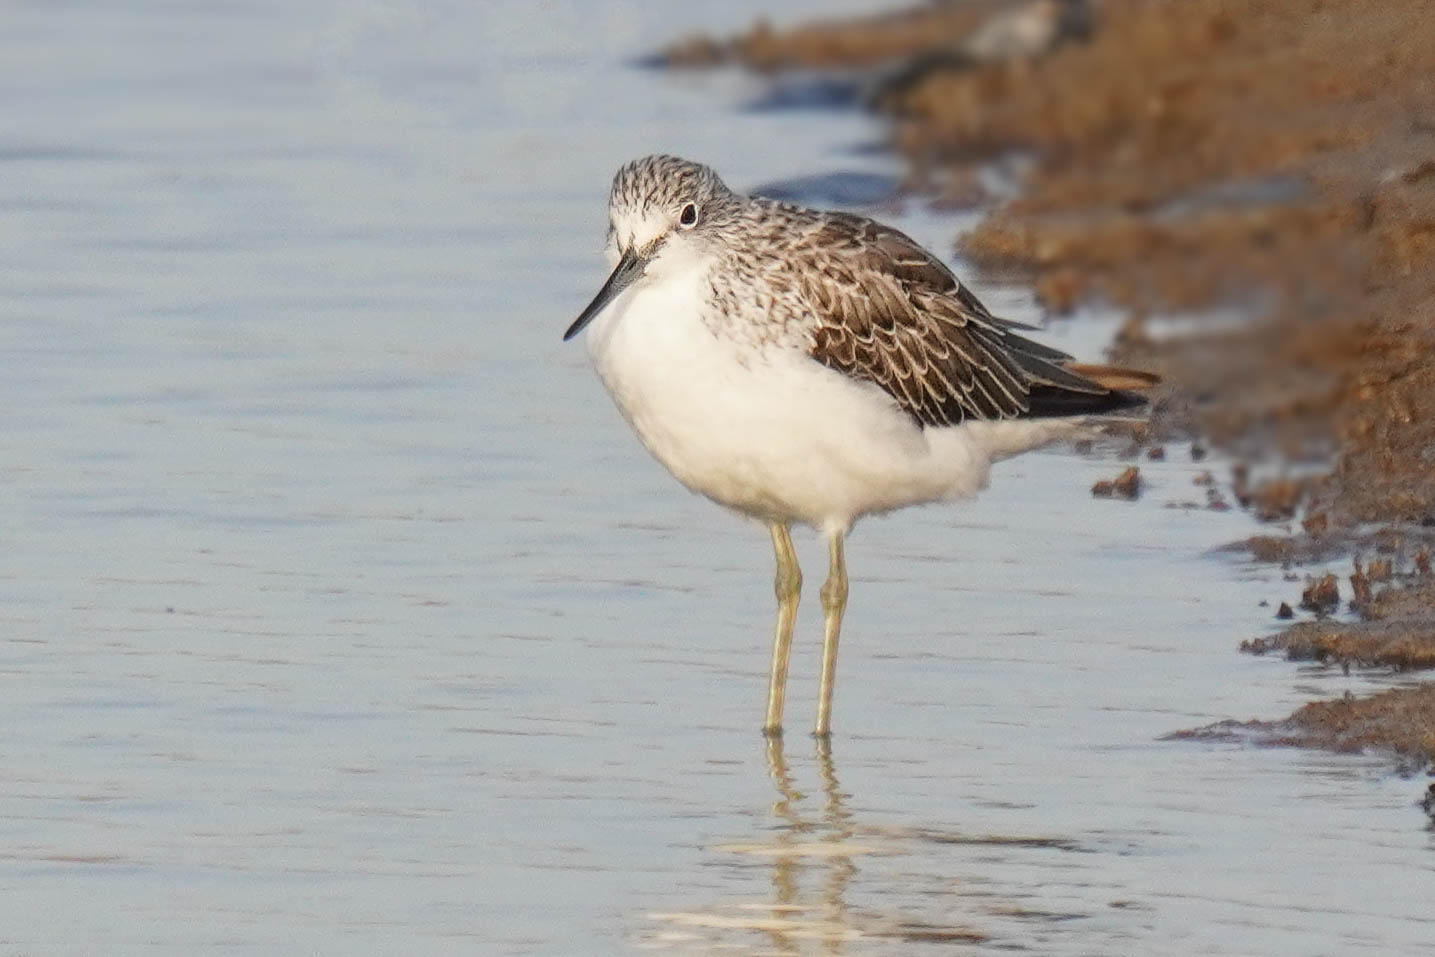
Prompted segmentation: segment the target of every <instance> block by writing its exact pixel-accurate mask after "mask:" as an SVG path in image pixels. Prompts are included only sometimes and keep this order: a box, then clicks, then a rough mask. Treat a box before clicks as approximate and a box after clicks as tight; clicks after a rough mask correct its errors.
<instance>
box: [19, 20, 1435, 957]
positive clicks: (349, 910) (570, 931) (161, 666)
mask: <svg viewBox="0 0 1435 957" xmlns="http://www.w3.org/2000/svg"><path fill="white" fill-rule="evenodd" d="M773 6H776V5H775V4H773V3H772V2H771V0H743V2H741V3H738V4H727V5H724V6H723V7H721V8H716V7H714V8H713V9H712V10H699V9H696V8H694V9H688V8H687V7H683V6H679V5H652V4H636V3H634V4H626V3H619V2H607V3H583V4H579V3H559V4H543V5H540V4H517V3H484V4H475V3H466V2H465V3H458V2H453V3H433V4H427V5H424V6H423V7H422V8H419V6H418V5H412V4H399V3H383V2H371V3H361V4H351V3H339V2H337V0H306V2H290V3H278V2H270V3H264V2H255V3H248V4H236V3H226V2H218V0H210V2H203V0H194V2H174V3H139V4H134V3H126V4H121V3H113V2H111V3H105V2H99V0H95V2H89V3H82V2H75V3H50V2H30V3H23V2H22V3H18V4H12V5H10V8H9V9H8V11H7V14H6V29H5V31H4V32H3V33H0V54H3V55H0V76H3V82H4V86H5V88H6V89H7V90H8V91H9V96H8V98H7V111H6V120H7V122H6V123H5V127H4V130H3V131H0V243H3V249H4V255H3V256H0V308H3V316H0V436H3V438H0V533H3V548H0V621H2V622H3V624H2V625H0V639H3V645H0V671H3V685H4V697H3V704H2V705H0V722H3V724H0V742H3V744H0V757H3V767H4V773H3V775H0V953H3V954H95V953H106V954H128V953H147V954H148V953H172V954H193V953H198V952H207V951H211V950H216V949H221V948H222V949H223V950H224V951H226V952H233V953H253V954H272V953H332V954H369V953H373V954H388V953H397V952H403V953H465V954H623V953H633V952H636V951H642V950H648V949H651V950H657V951H660V952H671V953H684V954H688V953H710V952H736V953H777V954H790V953H824V954H852V955H861V954H910V953H986V952H1009V951H1017V952H1028V953H1036V954H1073V955H1075V954H1093V955H1110V954H1138V953H1139V954H1280V955H1286V954H1290V955H1311V954H1332V955H1334V954H1356V953H1372V954H1377V953H1378V954H1397V953H1415V952H1419V951H1420V949H1421V948H1422V947H1426V946H1429V945H1430V943H1431V942H1432V941H1435V910H1432V907H1431V904H1430V902H1431V900H1432V899H1435V893H1432V892H1435V850H1432V840H1431V837H1430V835H1429V834H1427V833H1426V832H1424V831H1422V830H1421V828H1420V823H1419V814H1418V812H1416V811H1414V810H1413V808H1412V807H1411V801H1412V799H1413V795H1414V794H1415V788H1414V786H1413V785H1412V783H1411V782H1407V781H1402V780H1400V779H1398V778H1396V777H1394V776H1392V775H1391V774H1389V770H1388V763H1387V762H1384V761H1381V760H1378V759H1357V758H1347V757H1333V756H1327V755H1322V754H1309V753H1300V752H1272V751H1265V750H1258V749H1253V748H1246V747H1240V746H1233V745H1207V744H1190V743H1187V744H1174V743H1168V742H1160V741H1158V740H1157V739H1158V737H1159V736H1160V735H1163V734H1165V733H1167V732H1169V731H1172V730H1175V729H1179V728H1184V727H1189V726H1192V725H1198V724H1202V723H1205V722H1208V721H1212V720H1216V719H1221V718H1227V717H1247V716H1252V715H1280V714H1283V713H1285V712H1286V711H1288V710H1289V709H1290V708H1292V707H1294V706H1295V705H1296V704H1297V703H1299V702H1301V701H1303V700H1305V699H1306V698H1307V697H1309V696H1310V695H1312V694H1318V695H1334V694H1340V693H1343V692H1344V691H1345V690H1347V689H1350V690H1354V691H1357V692H1358V691H1362V690H1366V689H1367V687H1368V686H1369V685H1370V684H1371V682H1370V681H1368V680H1363V679H1360V678H1344V677H1340V676H1338V675H1330V674H1326V673H1323V672H1319V671H1298V670H1296V669H1294V668H1293V667H1292V666H1290V665H1288V664H1286V663H1284V662H1279V661H1268V660H1255V659H1248V658H1243V657H1239V656H1237V655H1236V654H1234V646H1235V644H1236V642H1237V641H1238V640H1239V639H1240V638H1242V637H1246V636H1249V635H1251V634H1253V633H1259V632H1260V631H1262V630H1263V629H1264V628H1266V627H1267V624H1268V619H1267V616H1268V613H1269V611H1268V609H1259V608H1257V602H1259V601H1260V600H1262V599H1273V600H1278V599H1280V598H1284V597H1289V596H1290V594H1291V593H1292V591H1293V587H1294V586H1291V585H1289V584H1287V583H1284V582H1281V581H1279V580H1278V573H1273V572H1271V571H1270V570H1269V569H1265V568H1254V567H1251V566H1247V565H1245V564H1243V563H1241V562H1239V561H1236V560H1234V559H1231V558H1229V557H1221V556H1216V555H1211V554H1208V553H1207V551H1206V550H1207V549H1209V548H1210V547H1212V546H1216V545H1218V544H1220V543H1222V542H1225V541H1227V540H1230V539H1233V538H1236V537H1240V536H1242V535H1244V534H1246V533H1247V532H1248V528H1247V525H1246V519H1245V518H1244V517H1243V516H1241V515H1239V514H1226V515H1217V514H1212V513H1208V512H1203V511H1187V510H1178V509H1168V508H1163V507H1162V506H1163V505H1164V504H1166V503H1170V502H1182V501H1186V500H1192V499H1199V498H1200V497H1201V496H1200V494H1199V492H1200V490H1199V489H1196V488H1194V487H1193V486H1192V485H1191V479H1192V477H1193V476H1194V475H1195V474H1196V473H1197V472H1198V471H1199V470H1200V469H1201V468H1203V467H1204V466H1201V465H1195V464H1192V463H1189V462H1187V461H1184V458H1185V456H1184V455H1181V454H1176V455H1173V456H1172V457H1171V459H1170V461H1168V462H1166V463H1162V464H1151V465H1148V466H1143V468H1144V470H1145V472H1146V474H1147V475H1148V478H1149V480H1150V486H1151V490H1150V493H1149V494H1148V495H1147V497H1146V498H1145V499H1144V500H1142V501H1141V502H1138V503H1135V504H1128V503H1117V502H1110V501H1096V500H1093V499H1091V498H1090V497H1089V496H1088V495H1087V494H1086V488H1087V486H1088V485H1089V484H1090V483H1091V482H1092V481H1093V480H1095V479H1096V478H1099V477H1108V476H1110V475H1112V474H1114V472H1115V471H1116V470H1117V468H1119V464H1118V463H1116V462H1113V461H1111V460H1109V459H1101V458H1090V459H1088V458H1079V457H1075V456H1072V455H1069V454H1063V453H1057V452H1053V453H1043V454H1037V455H1032V456H1028V457H1026V458H1023V459H1020V460H1018V461H1015V462H1012V463H1009V464H1008V465H1006V466H1005V467H1003V468H1002V469H1001V470H1000V472H999V474H998V476H997V484H996V486H995V487H994V488H993V489H992V490H991V493H990V494H988V495H987V496H986V497H984V498H983V499H982V500H981V501H979V502H977V503H974V504H972V505H970V506H967V507H959V508H956V507H954V508H944V509H930V510H919V511H910V512H907V513H903V514H901V515H898V516H894V517H892V518H889V519H886V520H881V521H873V522H870V523H867V524H865V525H864V526H862V527H861V528H860V529H859V531H858V533H857V534H856V535H855V536H854V538H853V540H852V543H851V548H850V552H849V560H850V563H851V566H852V571H853V575H854V582H853V585H854V587H853V596H852V601H851V607H850V611H849V615H848V626H847V630H846V636H845V642H844V650H843V659H842V666H841V669H840V673H839V677H840V682H839V691H838V701H837V712H836V717H837V728H838V733H837V734H836V736H835V738H834V741H833V745H832V749H831V752H830V753H819V751H818V750H817V749H816V748H815V746H814V745H813V743H812V742H811V740H810V739H808V738H807V737H805V736H803V735H802V734H800V733H793V734H790V735H789V738H788V741H787V743H786V747H785V749H769V748H768V747H767V746H766V745H765V743H764V741H763V739H762V738H761V737H760V735H758V734H757V732H756V728H757V724H758V721H759V719H760V716H761V706H762V699H763V694H764V683H765V667H766V655H767V643H768V628H769V619H770V616H771V613H772V608H771V592H770V589H771V586H770V575H771V569H770V563H771V555H770V553H769V551H768V545H767V542H766V534H765V533H764V532H763V530H762V529H760V528H758V527H754V526H750V525H748V524H745V523H743V522H741V521H738V520H736V519H733V518H731V517H730V516H727V515H726V514H724V513H722V512H721V511H719V510H718V509H716V508H715V507H713V506H711V505H710V504H708V503H706V502H703V501H701V500H698V499H695V498H693V497H691V496H689V495H688V494H687V493H685V492H684V491H683V490H682V489H681V488H679V487H678V486H677V485H676V484H675V483H674V482H673V481H671V480H670V479H669V478H668V477H667V476H666V475H664V474H663V473H662V472H661V470H660V469H659V468H658V467H657V466H656V465H654V464H653V463H651V462H650V461H649V460H648V459H647V457H646V456H645V455H644V453H643V452H642V451H641V449H640V448H639V447H638V445H637V443H636V441H635V440H634V439H633V438H632V437H631V436H630V435H629V434H628V431H627V429H626V427H625V426H624V425H623V423H622V422H621V420H620V419H619V417H618V415H617V414H616V413H615V412H614V411H613V409H612V408H611V406H610V404H609V403H608V401H607V399H606V397H605V396H604V395H603V394H602V392H601V389H600V387H599V386H598V384H597V382H596V380H595V378H594V376H593V375H592V374H591V372H590V371H589V370H588V369H587V367H586V362H585V359H584V356H583V353H582V349H581V348H579V347H577V346H575V345H574V344H569V345H568V346H564V345H563V344H561V343H560V342H559V341H558V337H559V334H560V333H561V331H562V330H563V329H564V328H565V326H566V325H567V324H568V322H569V321H570V320H571V319H572V317H573V316H574V315H575V313H576V312H577V310H578V309H579V308H581V306H582V305H583V304H584V303H585V302H586V301H587V299H588V297H589V296H590V295H591V294H592V292H593V291H594V290H595V289H596V287H597V285H598V283H599V282H601V280H602V278H603V272H604V270H603V264H602V261H601V256H600V245H601V241H602V231H603V216H604V202H605V197H606V189H607V181H608V178H609V177H610V175H611V173H612V171H613V169H614V168H615V167H616V166H617V165H618V164H619V163H620V162H621V161H623V160H625V159H627V158H630V157H631V156H634V155H639V154H642V153H646V152H649V151H653V150H656V149H667V150H673V151H678V152H681V153H684V154H687V155H691V156H694V157H699V158H703V159H706V160H708V161H710V162H712V163H713V164H714V165H716V166H717V167H718V168H719V169H720V170H721V171H722V172H723V173H724V175H725V176H726V177H727V178H728V180H729V181H730V182H731V183H733V184H734V185H736V186H739V187H752V186H756V185H760V184H762V183H771V182H783V181H790V180H791V179H792V178H794V177H798V176H801V175H803V174H812V173H819V174H832V173H860V174H862V176H863V177H865V178H862V179H852V180H850V181H849V182H854V183H859V184H862V186H863V188H868V187H869V186H870V184H871V183H872V182H873V180H872V179H871V177H872V176H874V175H875V176H882V175H889V174H891V173H893V172H894V166H893V165H892V163H891V161H889V160H885V159H882V158H880V157H877V158H874V157H873V156H871V155H870V153H864V152H863V151H861V150H859V149H856V147H860V146H861V145H862V144H863V143H866V142H869V141H871V140H872V139H873V138H875V137H876V136H877V135H878V134H879V131H877V130H876V129H875V128H873V127H871V126H869V125H868V124H867V122H866V121H865V120H863V119H862V118H860V117H858V116H855V115H847V114H843V113H839V112H832V111H813V112H810V113H803V112H791V111H787V112H783V111H769V110H761V109H755V108H752V104H754V103H759V102H762V101H763V100H764V98H766V99H767V100H768V102H772V98H771V97H770V95H769V94H770V91H767V90H765V89H764V87H763V86H762V84H761V83H759V82H757V81H754V80H751V79H747V78H743V77H739V76H733V75H725V74H724V75H716V76H701V77H691V76H660V75H655V74H650V73H645V72H642V71H639V70H635V69H632V68H630V67H627V66H625V65H624V64H625V62H627V61H629V60H630V59H631V58H632V57H634V56H635V55H637V54H640V53H642V52H644V51H646V50H649V49H651V48H652V47H654V46H656V45H658V44H660V43H662V42H664V41H666V40H668V39H669V38H671V37H673V36H676V35H681V34H683V33H686V32H689V31H691V30H694V29H701V28H706V29H716V30H719V31H722V30H730V29H735V28H737V27H740V26H742V25H744V24H746V23H747V22H748V21H749V20H750V18H751V17H752V16H754V15H755V14H757V13H758V12H760V11H763V10H767V9H769V8H771V7H773ZM869 6H870V4H867V3H861V2H847V3H841V4H831V3H828V4H818V3H816V2H815V0H814V2H810V3H805V4H797V5H789V6H787V7H782V8H780V9H779V11H778V16H779V18H791V17H795V16H799V15H801V14H803V13H810V12H812V11H813V10H816V9H818V8H819V7H820V8H824V9H829V10H830V9H834V8H835V9H861V8H866V7H869ZM779 99H780V98H779ZM822 182H826V183H829V184H830V182H832V181H822ZM838 182H841V181H840V180H839V181H838ZM789 185H790V184H789ZM882 212H883V215H886V216H888V217H896V218H898V219H899V221H900V222H901V223H902V224H903V225H904V226H906V227H907V228H908V229H910V230H911V231H912V232H913V233H914V234H915V235H917V237H918V238H919V239H921V240H923V241H925V242H929V243H932V244H934V245H935V246H937V247H938V248H947V247H948V244H949V242H950V237H951V232H952V228H953V227H952V223H951V221H950V220H949V219H945V220H944V219H937V218H933V217H931V216H928V215H926V214H924V213H922V212H921V211H920V210H916V209H909V210H905V211H903V210H900V209H885V210H883V211H882ZM983 292H984V293H986V294H988V296H989V298H990V299H991V300H992V301H993V303H994V304H995V305H997V306H1000V307H1001V308H1002V309H1004V310H1006V311H1007V312H1009V313H1011V314H1013V315H1015V316H1016V317H1018V318H1021V317H1023V316H1025V317H1028V318H1034V317H1035V316H1036V313H1035V312H1034V310H1033V309H1032V307H1031V305H1030V303H1029V302H1028V300H1027V299H1026V298H1025V297H1024V296H1023V295H1022V294H1021V293H1020V292H1019V291H1013V290H997V289H983ZM1106 328H1107V327H1103V326H1102V325H1101V324H1100V323H1096V322H1087V323H1078V324H1073V325H1070V326H1068V327H1065V328H1063V329H1059V330H1054V331H1053V334H1052V338H1053V339H1054V340H1055V341H1057V342H1063V341H1064V342H1067V343H1068V344H1069V345H1071V346H1072V347H1073V348H1080V349H1082V350H1091V351H1095V350H1098V349H1099V347H1100V343H1101V337H1102V335H1104V334H1105V329H1106ZM1072 337H1076V338H1072ZM1218 467H1219V466H1218ZM799 547H800V550H801V554H802V557H803V560H804V564H805V566H806V568H807V570H808V580H809V583H815V582H816V581H818V580H820V577H821V575H822V555H821V549H820V547H818V546H817V544H816V543H815V542H813V541H811V540H810V539H807V538H804V539H803V541H801V542H800V546H799ZM814 588H815V586H814V585H811V584H810V587H809V594H808V596H807V599H808V603H807V604H806V605H804V607H803V611H802V613H801V616H800V618H799V622H798V628H799V652H798V655H797V657H796V659H795V661H794V665H793V679H792V682H793V683H792V687H791V692H790V698H789V705H788V707H789V716H790V718H789V720H790V722H791V723H792V725H793V726H794V727H795V728H798V729H800V728H802V727H803V726H805V725H806V724H807V722H808V721H809V720H810V719H811V713H812V704H813V697H814V695H815V684H816V682H815V672H816V662H815V649H816V646H817V644H818V635H819V631H820V627H819V621H818V616H817V615H816V614H815V613H814V610H813V609H814V608H815V606H816V602H815V591H814Z"/></svg>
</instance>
